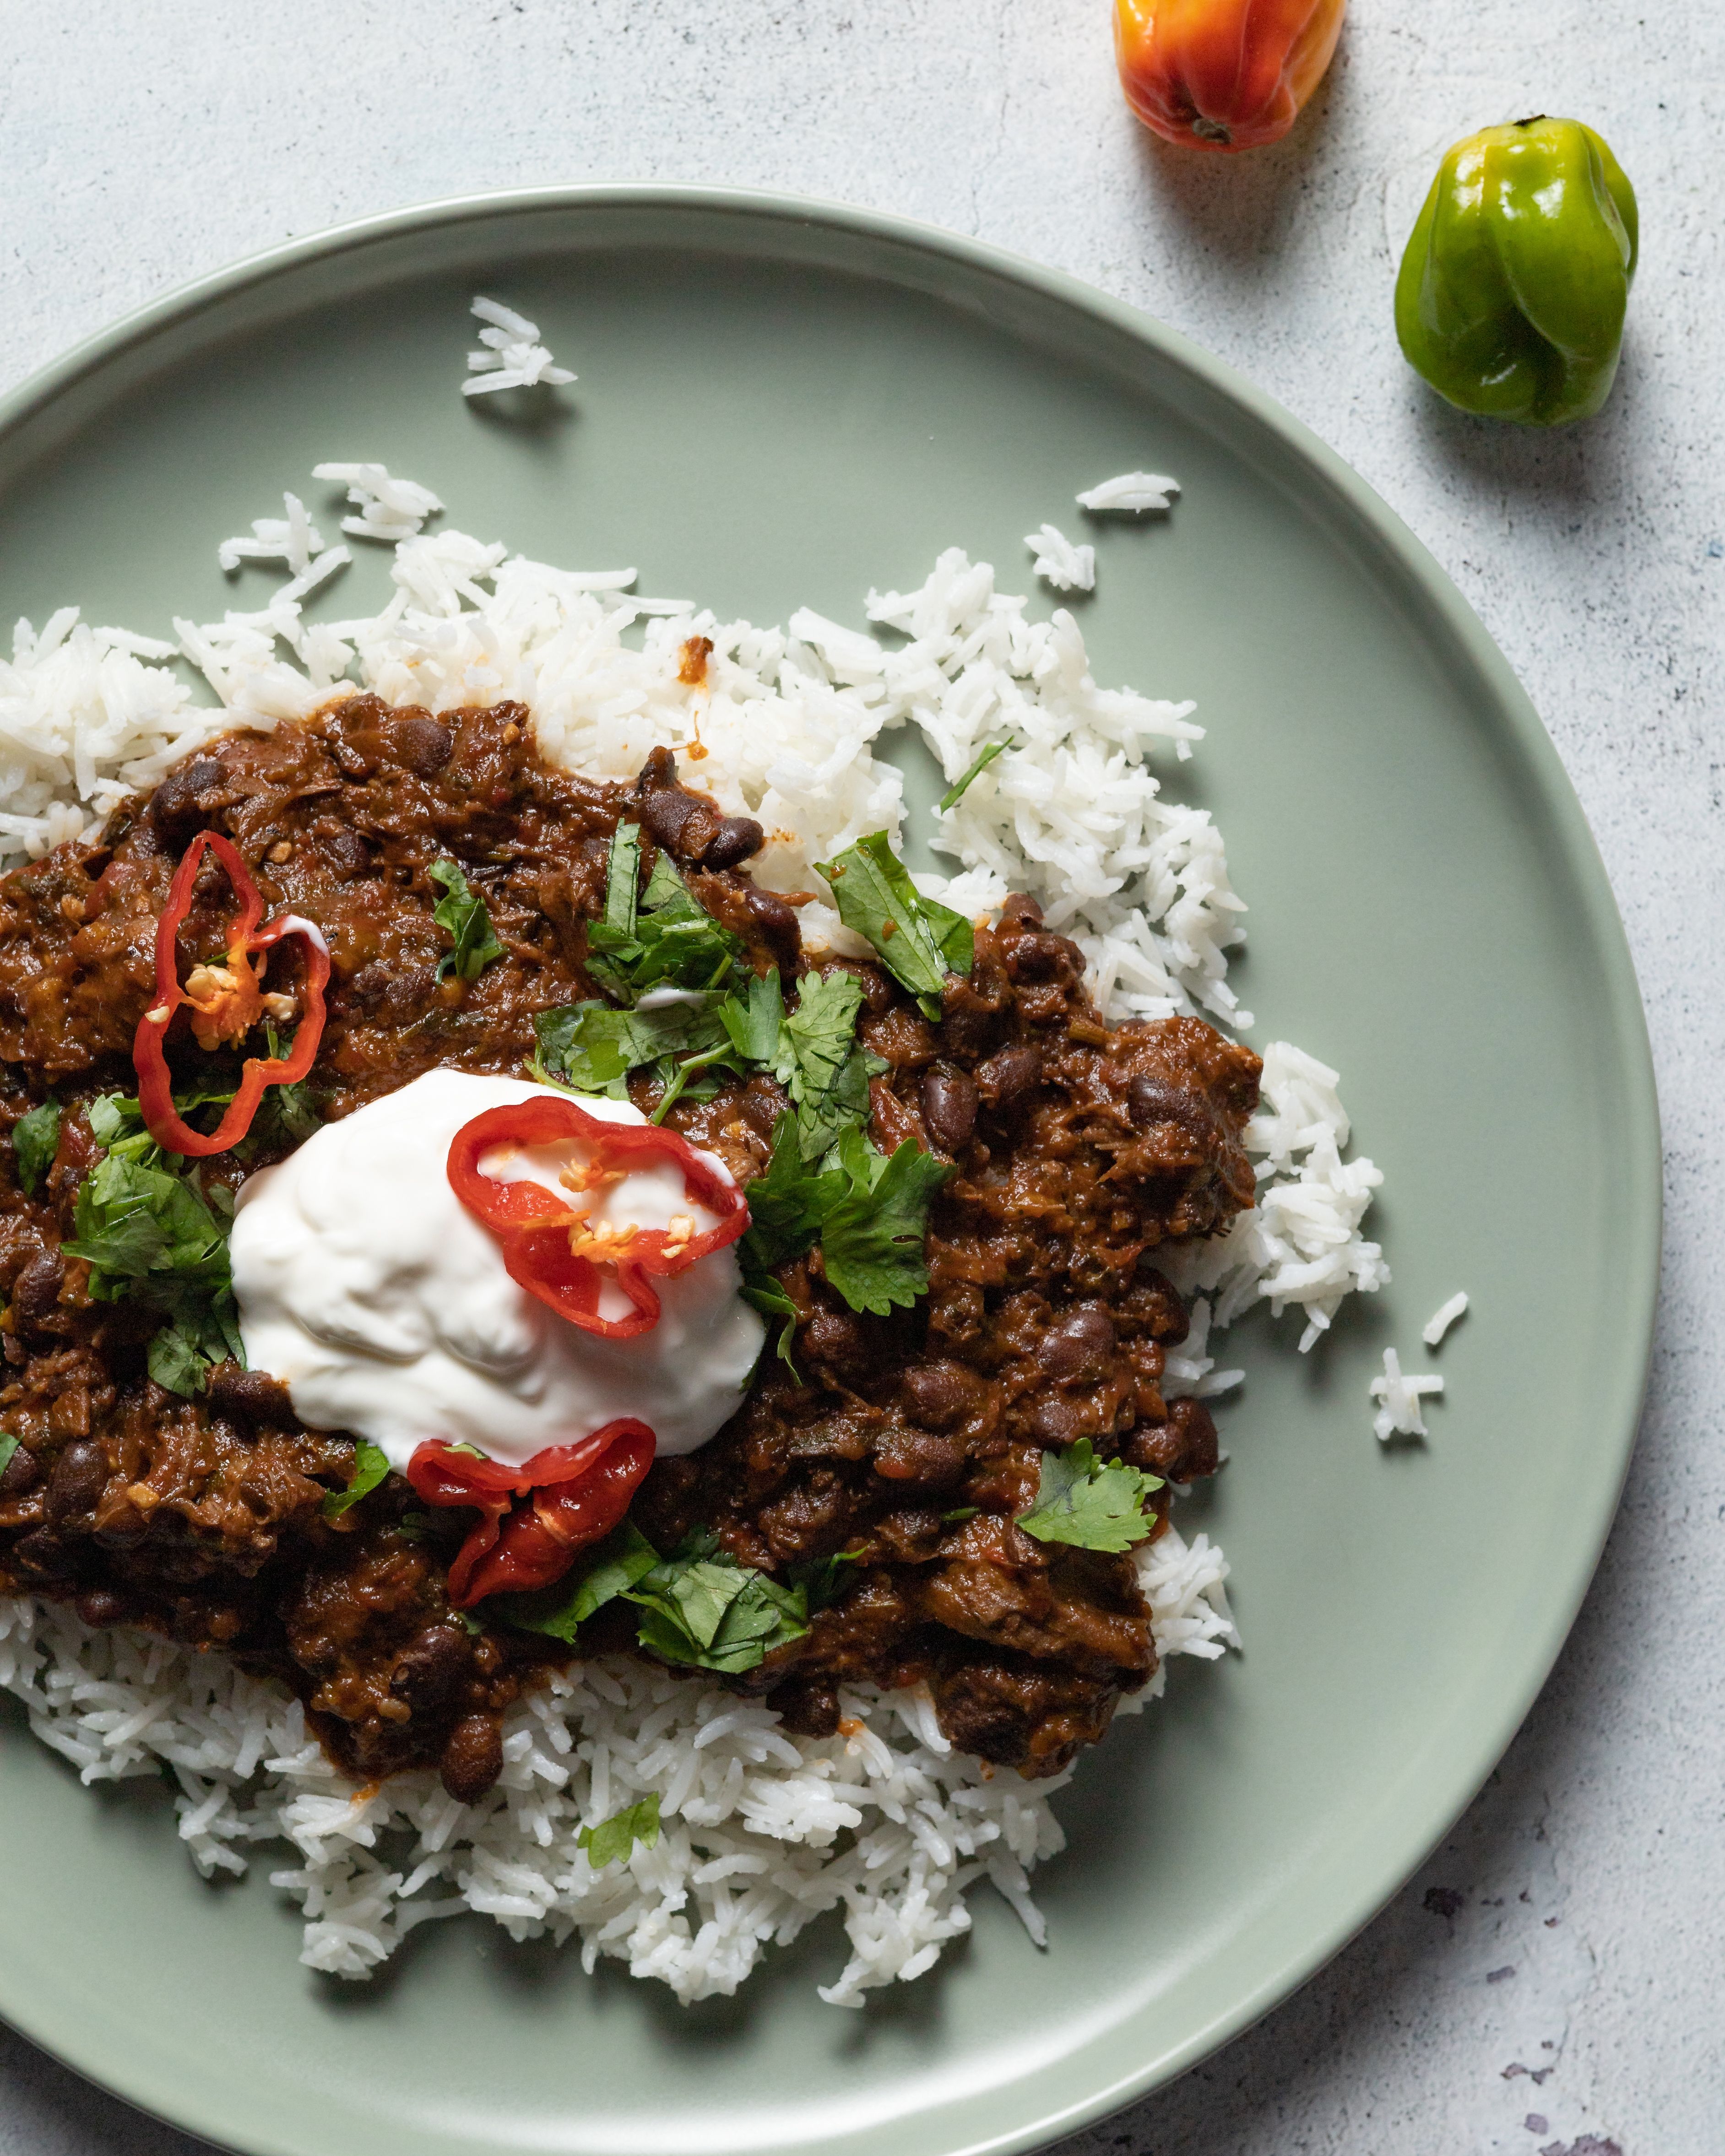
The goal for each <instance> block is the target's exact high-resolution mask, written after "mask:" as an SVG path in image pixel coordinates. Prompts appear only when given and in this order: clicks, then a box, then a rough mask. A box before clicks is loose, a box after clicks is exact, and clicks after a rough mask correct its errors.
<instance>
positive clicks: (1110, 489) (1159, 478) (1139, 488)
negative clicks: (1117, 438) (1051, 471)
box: [1078, 471, 1180, 516]
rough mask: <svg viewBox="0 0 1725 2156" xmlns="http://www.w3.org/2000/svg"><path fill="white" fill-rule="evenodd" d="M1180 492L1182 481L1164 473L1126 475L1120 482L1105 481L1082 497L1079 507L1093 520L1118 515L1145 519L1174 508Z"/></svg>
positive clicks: (1133, 473)
mask: <svg viewBox="0 0 1725 2156" xmlns="http://www.w3.org/2000/svg"><path fill="white" fill-rule="evenodd" d="M1179 491H1180V482H1179V481H1178V480H1177V479H1169V478H1168V477H1166V476H1165V475H1163V473H1161V472H1141V471H1140V472H1122V473H1121V474H1120V475H1119V476H1118V477H1117V478H1116V479H1105V480H1103V481H1102V483H1101V485H1100V486H1093V487H1091V488H1090V489H1088V490H1087V491H1086V492H1085V493H1083V494H1081V495H1079V497H1078V506H1079V507H1080V508H1081V509H1087V510H1088V511H1090V513H1091V516H1106V515H1108V514H1110V513H1111V512H1112V511H1125V512H1126V513H1127V514H1129V515H1132V516H1142V515H1143V514H1144V513H1145V512H1146V511H1152V510H1167V509H1170V508H1172V507H1173V503H1174V501H1175V500H1176V498H1177V497H1178V494H1179Z"/></svg>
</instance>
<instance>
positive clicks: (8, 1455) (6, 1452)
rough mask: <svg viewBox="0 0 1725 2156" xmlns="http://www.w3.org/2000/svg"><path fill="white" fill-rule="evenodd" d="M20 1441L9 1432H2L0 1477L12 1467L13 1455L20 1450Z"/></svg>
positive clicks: (0, 1434) (0, 1437) (0, 1432)
mask: <svg viewBox="0 0 1725 2156" xmlns="http://www.w3.org/2000/svg"><path fill="white" fill-rule="evenodd" d="M17 1450H18V1439H17V1437H15V1436H14V1435H13V1432H12V1431H11V1430H0V1475H3V1474H4V1473H5V1472H6V1471H7V1469H8V1467H10V1466H11V1465H12V1455H13V1453H14V1452H16V1451H17Z"/></svg>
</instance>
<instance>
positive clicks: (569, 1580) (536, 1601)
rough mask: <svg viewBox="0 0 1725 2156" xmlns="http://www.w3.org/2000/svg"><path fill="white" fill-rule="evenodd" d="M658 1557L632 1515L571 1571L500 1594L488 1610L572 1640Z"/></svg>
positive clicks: (521, 1628) (521, 1625) (524, 1629)
mask: <svg viewBox="0 0 1725 2156" xmlns="http://www.w3.org/2000/svg"><path fill="white" fill-rule="evenodd" d="M659 1561H660V1558H659V1553H658V1551H657V1550H656V1549H655V1548H654V1547H653V1545H652V1543H649V1541H648V1539H647V1537H645V1536H644V1534H643V1533H642V1532H641V1531H640V1529H639V1527H636V1526H635V1524H634V1522H633V1521H632V1520H625V1521H624V1522H623V1524H622V1526H621V1527H615V1528H614V1529H613V1530H612V1532H610V1533H609V1534H608V1535H607V1536H606V1537H605V1538H604V1540H603V1542H601V1543H595V1544H594V1545H593V1548H592V1549H590V1550H584V1551H583V1553H582V1554H581V1557H580V1558H577V1560H576V1568H575V1570H574V1571H573V1572H572V1573H567V1574H566V1575H565V1577H564V1578H562V1579H559V1580H557V1581H555V1582H554V1583H553V1584H552V1585H551V1586H549V1587H542V1588H539V1589H536V1591H535V1592H534V1593H532V1594H504V1595H499V1596H498V1597H497V1599H495V1601H494V1602H492V1603H491V1604H490V1605H489V1608H490V1614H492V1615H494V1616H497V1617H501V1619H502V1620H503V1622H504V1623H505V1624H506V1625H513V1626H515V1628H516V1630H518V1631H522V1632H543V1633H546V1634H547V1635H548V1636H549V1637H550V1638H552V1639H553V1640H573V1638H574V1637H575V1635H576V1633H577V1631H578V1630H579V1629H580V1627H581V1626H582V1625H584V1624H585V1623H586V1622H587V1620H588V1618H589V1617H591V1616H592V1615H593V1612H594V1611H595V1610H596V1609H603V1607H604V1605H605V1604H606V1603H608V1602H614V1601H615V1600H616V1599H617V1597H618V1596H619V1594H627V1592H628V1591H629V1589H630V1588H631V1587H633V1586H634V1584H635V1583H636V1581H637V1580H639V1579H641V1578H644V1577H645V1576H646V1574H647V1573H649V1572H651V1571H652V1569H653V1568H654V1566H655V1565H656V1564H657V1563H659Z"/></svg>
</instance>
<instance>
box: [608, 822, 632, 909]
mask: <svg viewBox="0 0 1725 2156" xmlns="http://www.w3.org/2000/svg"><path fill="white" fill-rule="evenodd" d="M640 888H641V830H640V826H639V824H619V825H618V826H617V829H615V830H614V832H613V833H612V834H611V855H610V859H609V860H608V863H607V865H606V870H605V926H606V927H607V928H608V929H610V930H611V932H613V934H614V935H618V936H633V935H634V932H635V911H636V908H637V906H638V904H639V891H640Z"/></svg>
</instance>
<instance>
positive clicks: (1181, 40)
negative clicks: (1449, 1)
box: [1114, 0, 1347, 150]
mask: <svg viewBox="0 0 1725 2156" xmlns="http://www.w3.org/2000/svg"><path fill="white" fill-rule="evenodd" d="M1346 6H1347V0H1115V8H1114V51H1115V57H1116V59H1117V61H1118V63H1119V67H1120V83H1121V87H1122V90H1125V92H1126V101H1127V104H1128V105H1131V107H1132V110H1133V111H1134V112H1135V113H1136V114H1137V116H1138V118H1139V119H1140V120H1142V121H1143V123H1144V125H1145V126H1147V127H1148V128H1151V129H1153V130H1154V131H1155V132H1156V133H1157V134H1158V135H1160V136H1163V139H1164V140H1165V141H1169V142H1178V143H1182V144H1183V145H1184V146H1185V147H1186V148H1188V149H1189V150H1255V149H1258V148H1260V147H1261V146H1262V145H1263V144H1265V143H1266V142H1276V141H1280V140H1281V137H1282V136H1284V135H1286V133H1287V131H1288V130H1289V128H1290V127H1291V126H1293V124H1294V122H1295V121H1296V119H1297V118H1298V116H1299V113H1300V110H1301V106H1302V105H1304V104H1305V102H1306V100H1307V98H1308V97H1310V96H1311V95H1312V91H1313V90H1316V89H1317V85H1319V83H1320V82H1322V80H1323V74H1324V69H1326V68H1327V67H1328V65H1329V64H1330V56H1331V54H1332V53H1333V52H1334V51H1335V49H1336V39H1337V36H1338V35H1339V34H1340V33H1341V28H1342V16H1343V10H1344V8H1346Z"/></svg>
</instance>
